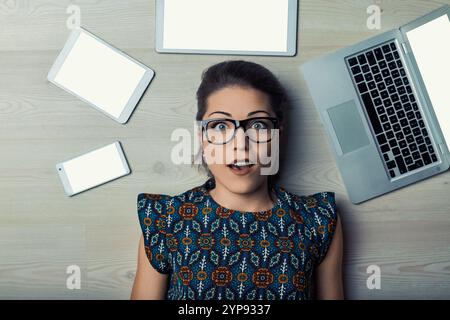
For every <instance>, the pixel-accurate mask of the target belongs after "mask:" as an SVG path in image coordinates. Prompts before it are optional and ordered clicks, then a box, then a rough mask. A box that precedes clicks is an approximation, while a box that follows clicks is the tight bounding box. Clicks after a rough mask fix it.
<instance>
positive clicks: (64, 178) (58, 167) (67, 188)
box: [56, 141, 131, 197]
mask: <svg viewBox="0 0 450 320" xmlns="http://www.w3.org/2000/svg"><path fill="white" fill-rule="evenodd" d="M112 144H114V145H115V147H116V149H117V152H118V153H119V156H120V159H121V160H122V165H123V167H124V168H125V169H126V170H125V173H124V174H123V175H121V176H118V177H115V178H112V179H110V180H108V181H105V182H102V183H100V184H97V185H95V186H92V187H90V188H87V189H84V190H81V191H78V192H74V191H73V190H72V186H71V184H70V182H69V179H68V178H67V174H66V172H65V170H64V164H65V163H66V162H68V161H71V160H73V159H76V158H79V157H82V156H84V155H86V154H88V153H91V152H94V151H96V150H99V149H102V148H105V147H108V146H110V145H112ZM56 171H57V172H58V175H59V178H60V180H61V182H62V185H63V187H64V192H65V194H66V195H67V196H68V197H71V196H73V195H76V194H79V193H82V192H84V191H87V190H90V189H93V188H96V187H98V186H101V185H103V184H105V183H108V182H111V181H114V180H116V179H119V178H121V177H124V176H126V175H129V174H130V173H131V169H130V166H129V165H128V162H127V159H126V157H125V154H124V152H123V149H122V145H121V143H120V141H115V142H113V143H110V144H107V145H102V146H99V147H96V148H94V149H91V150H89V151H86V152H84V153H83V154H79V155H77V156H75V157H73V158H70V159H67V160H65V161H63V162H60V163H58V164H57V165H56Z"/></svg>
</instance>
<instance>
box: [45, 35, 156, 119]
mask: <svg viewBox="0 0 450 320" xmlns="http://www.w3.org/2000/svg"><path fill="white" fill-rule="evenodd" d="M82 32H84V33H85V34H86V35H88V36H90V37H92V38H94V39H96V40H97V41H99V42H100V43H102V44H104V45H106V46H107V47H109V48H110V49H112V50H114V51H115V52H116V53H118V54H120V55H121V56H123V57H125V58H127V59H128V60H130V61H132V62H134V63H136V64H137V65H139V66H140V67H142V68H144V69H145V72H144V74H143V76H142V78H141V80H140V82H139V84H138V85H137V86H136V88H135V89H134V92H133V94H132V95H131V96H130V98H129V100H128V102H127V104H126V105H125V107H124V108H123V110H122V113H121V114H120V116H119V117H117V118H116V117H114V116H113V115H111V114H110V113H108V112H107V111H105V110H104V109H102V108H101V107H100V106H97V105H95V104H93V103H92V102H90V101H88V100H86V99H84V98H83V97H81V96H80V95H78V94H76V93H74V92H73V91H71V90H70V89H69V88H67V87H65V86H63V85H61V84H59V83H58V82H56V81H55V77H56V75H57V74H58V72H59V71H60V69H61V67H62V65H63V64H64V62H65V61H66V58H67V56H68V55H69V53H70V51H71V50H72V48H73V46H74V45H75V43H76V41H77V40H78V37H79V36H80V34H81V33H82ZM154 75H155V72H154V71H153V70H152V69H150V68H149V67H147V66H145V65H144V64H142V63H140V62H139V61H137V60H136V59H133V58H132V57H130V56H129V55H128V54H126V53H124V52H122V51H120V50H119V49H117V48H116V47H114V46H112V45H110V44H109V43H107V42H106V41H104V40H102V39H100V38H99V37H97V36H96V35H94V34H92V33H91V32H89V31H88V30H86V29H84V28H82V27H79V28H75V29H74V30H73V31H72V32H71V34H70V36H69V38H68V39H67V41H66V43H65V45H64V47H63V49H62V50H61V52H60V53H59V55H58V57H57V58H56V60H55V62H54V63H53V66H52V67H51V69H50V71H49V73H48V75H47V80H48V81H50V82H51V83H53V84H54V85H56V86H57V87H59V88H61V89H63V90H64V91H66V92H68V93H70V94H72V95H74V96H75V97H77V98H78V99H80V100H82V101H83V102H85V103H87V104H88V105H90V106H91V107H93V108H95V109H96V110H98V111H100V112H101V113H103V114H104V115H106V116H108V117H109V118H111V119H113V120H115V121H117V122H119V123H121V124H125V123H126V122H127V121H128V120H129V118H130V116H131V114H132V113H133V111H134V109H135V108H136V106H137V104H138V103H139V100H140V99H141V98H142V96H143V94H144V92H145V90H146V89H147V87H148V85H149V84H150V82H151V81H152V79H153V77H154Z"/></svg>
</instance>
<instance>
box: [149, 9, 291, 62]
mask: <svg viewBox="0 0 450 320" xmlns="http://www.w3.org/2000/svg"><path fill="white" fill-rule="evenodd" d="M288 1H289V3H288V32H287V39H286V41H287V50H286V51H239V50H203V49H181V48H180V49H167V48H164V46H163V45H164V2H165V0H156V8H155V12H156V19H155V50H156V52H158V53H195V54H226V55H259V56H261V55H262V56H291V57H292V56H295V55H296V54H297V20H298V0H288Z"/></svg>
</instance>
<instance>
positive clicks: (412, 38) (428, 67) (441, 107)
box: [406, 15, 450, 148]
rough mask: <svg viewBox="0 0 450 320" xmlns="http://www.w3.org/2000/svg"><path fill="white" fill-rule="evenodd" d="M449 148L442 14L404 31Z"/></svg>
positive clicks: (448, 48)
mask: <svg viewBox="0 0 450 320" xmlns="http://www.w3.org/2000/svg"><path fill="white" fill-rule="evenodd" d="M406 35H407V37H408V40H409V43H410V45H411V49H412V51H413V54H414V57H415V59H416V61H417V64H418V67H419V70H420V74H421V75H422V78H423V81H424V83H425V86H426V88H427V91H428V95H429V97H430V100H431V103H432V104H433V109H434V112H435V113H436V116H437V118H438V121H439V125H440V127H441V130H442V132H443V134H444V138H445V141H446V143H447V146H449V148H450V87H449V78H450V21H449V19H448V16H447V15H443V16H441V17H439V18H437V19H434V20H432V21H430V22H427V23H426V24H424V25H422V26H420V27H417V28H415V29H413V30H410V31H408V32H407V33H406Z"/></svg>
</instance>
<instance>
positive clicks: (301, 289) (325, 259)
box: [131, 61, 343, 300]
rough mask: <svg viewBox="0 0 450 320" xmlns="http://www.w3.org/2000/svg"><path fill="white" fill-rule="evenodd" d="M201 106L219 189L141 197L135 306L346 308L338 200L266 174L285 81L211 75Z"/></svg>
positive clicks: (258, 72) (238, 68) (228, 66)
mask: <svg viewBox="0 0 450 320" xmlns="http://www.w3.org/2000/svg"><path fill="white" fill-rule="evenodd" d="M197 100H198V112H197V120H198V121H200V126H201V132H200V135H201V139H202V151H203V152H202V155H203V159H204V160H205V162H206V165H207V170H208V172H209V179H208V180H207V181H206V182H205V183H204V184H203V185H201V186H198V187H196V188H193V189H191V190H188V191H186V192H184V193H182V194H180V195H177V196H168V195H161V194H146V193H141V194H139V196H138V215H139V221H140V225H141V228H142V232H143V234H142V236H141V239H140V242H139V255H138V267H137V272H136V278H135V281H134V285H133V290H132V294H131V298H132V299H164V298H166V299H199V300H203V299H230V300H237V299H245V300H252V299H313V298H318V299H341V298H343V285H342V272H341V265H342V231H341V224H340V219H338V214H337V210H336V204H335V194H334V192H319V193H315V194H312V195H309V196H298V195H295V194H292V193H290V192H288V191H287V190H286V189H284V188H283V187H280V186H278V185H277V184H276V183H274V182H273V180H272V177H271V176H268V175H267V174H263V173H262V172H263V170H264V169H267V162H262V161H261V159H262V156H263V155H264V154H267V155H272V153H273V152H272V151H273V150H276V147H277V146H276V145H275V143H278V140H275V139H273V138H274V137H275V134H276V133H279V134H280V135H282V133H283V114H284V108H285V107H286V104H287V98H286V94H285V90H284V89H283V87H282V86H281V84H280V83H279V81H278V80H277V79H276V77H275V76H274V75H273V74H272V73H271V72H270V71H269V70H267V69H266V68H264V67H263V66H261V65H259V64H256V63H251V62H246V61H225V62H222V63H219V64H216V65H214V66H212V67H210V68H209V69H207V70H206V71H205V72H204V73H203V75H202V82H201V84H200V87H199V89H198V91H197ZM149 262H150V263H149Z"/></svg>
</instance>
